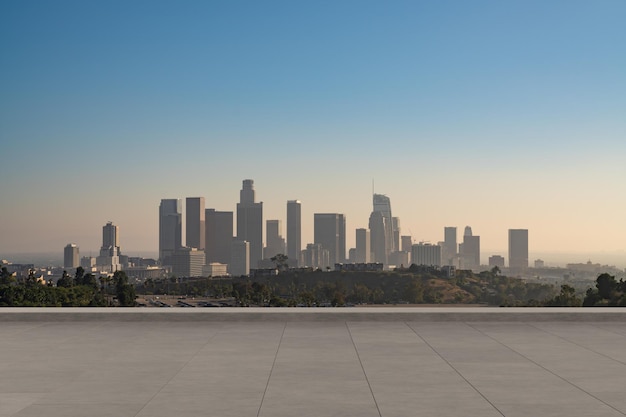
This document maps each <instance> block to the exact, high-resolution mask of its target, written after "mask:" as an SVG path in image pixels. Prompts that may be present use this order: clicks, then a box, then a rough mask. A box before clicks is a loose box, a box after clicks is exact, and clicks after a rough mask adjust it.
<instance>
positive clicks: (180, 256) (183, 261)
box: [172, 247, 205, 278]
mask: <svg viewBox="0 0 626 417" xmlns="http://www.w3.org/2000/svg"><path fill="white" fill-rule="evenodd" d="M204 259H205V258H204V252H203V251H200V250H198V248H188V247H187V248H180V249H178V250H175V251H174V254H173V255H172V273H173V274H174V275H175V276H177V277H178V278H182V277H199V276H202V269H203V267H204Z"/></svg>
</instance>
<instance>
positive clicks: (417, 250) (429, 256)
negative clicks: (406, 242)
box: [411, 243, 441, 266]
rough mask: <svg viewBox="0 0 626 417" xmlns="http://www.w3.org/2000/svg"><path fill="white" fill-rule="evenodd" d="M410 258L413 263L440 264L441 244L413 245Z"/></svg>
mask: <svg viewBox="0 0 626 417" xmlns="http://www.w3.org/2000/svg"><path fill="white" fill-rule="evenodd" d="M411 259H412V262H413V263H414V264H415V265H426V266H441V246H439V245H431V244H429V243H419V244H417V245H413V247H412V250H411Z"/></svg>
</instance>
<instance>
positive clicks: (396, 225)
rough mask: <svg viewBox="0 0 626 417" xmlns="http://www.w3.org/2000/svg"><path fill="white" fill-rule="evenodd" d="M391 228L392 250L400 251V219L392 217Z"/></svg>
mask: <svg viewBox="0 0 626 417" xmlns="http://www.w3.org/2000/svg"><path fill="white" fill-rule="evenodd" d="M391 228H392V233H393V250H394V251H396V252H397V251H399V250H400V218H399V217H392V218H391Z"/></svg>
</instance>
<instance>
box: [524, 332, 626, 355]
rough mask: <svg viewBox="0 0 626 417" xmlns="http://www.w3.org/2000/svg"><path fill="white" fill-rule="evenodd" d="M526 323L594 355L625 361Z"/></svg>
mask: <svg viewBox="0 0 626 417" xmlns="http://www.w3.org/2000/svg"><path fill="white" fill-rule="evenodd" d="M527 324H528V325H529V326H530V327H532V328H534V329H537V330H539V331H540V332H544V333H547V334H549V335H550V336H554V337H556V338H559V339H561V340H563V341H564V342H567V343H571V344H573V345H575V346H578V347H579V348H581V349H584V350H587V351H589V352H592V353H595V354H596V355H599V356H602V357H604V358H606V359H610V360H612V361H615V362H617V363H619V364H621V365H626V362H622V361H620V360H619V359H615V358H612V357H610V356H609V355H605V354H604V353H601V352H597V351H595V350H593V349H591V348H588V347H587V346H584V345H581V344H580V343H576V342H574V341H572V340H569V339H568V338H566V337H563V336H559V335H558V334H556V333H552V332H551V331H549V330H545V329H542V328H541V327H537V326H536V325H534V324H530V323H527Z"/></svg>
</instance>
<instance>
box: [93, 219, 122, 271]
mask: <svg viewBox="0 0 626 417" xmlns="http://www.w3.org/2000/svg"><path fill="white" fill-rule="evenodd" d="M120 255H121V251H120V236H119V227H117V226H115V225H114V224H113V223H112V222H107V224H105V225H104V226H102V246H101V247H100V256H98V257H97V258H96V265H97V267H98V268H100V270H102V271H108V272H115V271H119V270H120V269H122V266H121V264H120Z"/></svg>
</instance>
